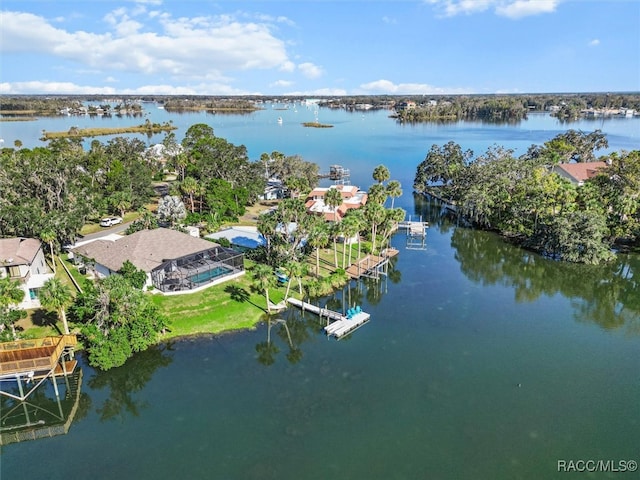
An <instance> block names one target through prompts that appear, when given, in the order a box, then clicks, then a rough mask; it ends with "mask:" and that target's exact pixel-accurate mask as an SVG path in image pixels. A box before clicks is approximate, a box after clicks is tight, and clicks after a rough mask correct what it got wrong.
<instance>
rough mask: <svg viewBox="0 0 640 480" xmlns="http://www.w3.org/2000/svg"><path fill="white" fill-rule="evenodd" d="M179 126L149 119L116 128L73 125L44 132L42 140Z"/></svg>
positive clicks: (165, 130)
mask: <svg viewBox="0 0 640 480" xmlns="http://www.w3.org/2000/svg"><path fill="white" fill-rule="evenodd" d="M176 128H177V127H176V126H174V125H172V124H171V123H167V122H165V123H163V124H159V123H151V122H150V121H149V120H147V122H146V123H143V124H142V125H133V126H130V127H114V128H78V127H71V128H70V129H69V130H67V131H66V132H43V134H42V138H41V140H43V141H46V140H53V139H54V138H73V137H97V136H99V135H117V134H121V133H161V132H170V131H171V130H175V129H176Z"/></svg>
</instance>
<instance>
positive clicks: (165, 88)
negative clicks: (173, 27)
mask: <svg viewBox="0 0 640 480" xmlns="http://www.w3.org/2000/svg"><path fill="white" fill-rule="evenodd" d="M33 93H40V94H51V95H84V94H92V95H93V94H101V95H260V92H249V91H244V90H239V89H237V88H234V87H232V86H230V85H227V84H222V83H201V84H197V85H183V86H175V85H166V84H160V85H143V86H140V87H136V88H123V89H116V88H114V87H105V86H93V85H77V84H75V83H72V82H40V81H32V82H16V83H8V82H5V83H0V94H1V95H20V94H33Z"/></svg>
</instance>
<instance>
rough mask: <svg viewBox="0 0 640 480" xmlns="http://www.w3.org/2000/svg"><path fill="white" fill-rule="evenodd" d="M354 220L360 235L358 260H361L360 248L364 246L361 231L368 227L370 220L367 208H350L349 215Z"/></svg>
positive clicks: (357, 232)
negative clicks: (366, 211)
mask: <svg viewBox="0 0 640 480" xmlns="http://www.w3.org/2000/svg"><path fill="white" fill-rule="evenodd" d="M348 216H349V217H350V218H351V220H350V221H353V223H354V225H355V227H354V228H356V234H357V235H358V258H357V260H356V261H358V260H360V250H361V246H362V242H361V241H360V240H361V237H360V232H361V231H362V230H364V229H365V228H367V227H368V225H369V222H368V220H367V218H366V216H365V209H362V208H358V209H357V210H349V215H348ZM349 264H351V257H349Z"/></svg>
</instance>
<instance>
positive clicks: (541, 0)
mask: <svg viewBox="0 0 640 480" xmlns="http://www.w3.org/2000/svg"><path fill="white" fill-rule="evenodd" d="M558 1H559V0H516V1H515V2H507V3H505V4H499V5H496V13H497V14H498V15H502V16H504V17H509V18H522V17H528V16H529V15H538V14H540V13H551V12H554V11H555V10H556V7H557V6H558Z"/></svg>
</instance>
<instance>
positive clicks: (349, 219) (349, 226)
mask: <svg viewBox="0 0 640 480" xmlns="http://www.w3.org/2000/svg"><path fill="white" fill-rule="evenodd" d="M340 224H341V225H342V233H343V234H344V248H343V250H342V267H343V268H344V265H345V252H346V251H347V242H348V241H349V240H350V239H351V238H353V237H354V235H356V234H357V233H358V231H359V230H360V223H359V221H358V219H357V218H356V216H355V215H353V214H351V215H347V216H346V217H344V219H343V220H342V222H340ZM349 265H351V244H350V243H349Z"/></svg>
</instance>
